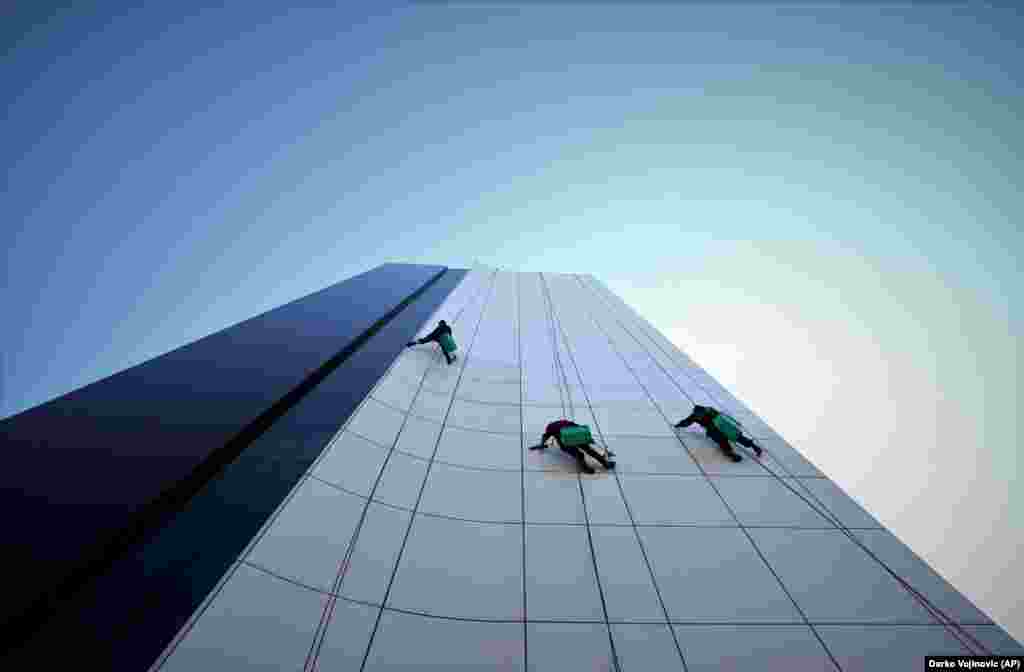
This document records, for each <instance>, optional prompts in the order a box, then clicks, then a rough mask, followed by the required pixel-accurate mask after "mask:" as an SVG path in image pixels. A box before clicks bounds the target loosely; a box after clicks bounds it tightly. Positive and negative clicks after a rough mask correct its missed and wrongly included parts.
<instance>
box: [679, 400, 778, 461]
mask: <svg viewBox="0 0 1024 672" xmlns="http://www.w3.org/2000/svg"><path fill="white" fill-rule="evenodd" d="M695 422H696V423H697V424H698V425H700V426H701V427H703V428H704V431H705V433H707V435H708V438H709V439H711V440H712V441H714V442H715V443H717V444H718V447H719V448H721V449H722V452H723V453H725V454H726V456H728V458H729V459H730V460H732V461H733V462H740V461H741V460H743V458H742V457H741V456H740V455H739V454H738V453H737V452H736V451H735V450H733V447H732V445H731V444H730V443H729V442H730V441H735V442H736V443H738V444H740V445H741V446H746V447H747V448H753V449H754V454H755V455H757V456H758V457H761V453H763V452H764V451H763V450H761V447H760V446H759V445H757V444H756V443H754V441H753V439H751V438H750V437H748V436H746V435H744V434H743V430H742V429H741V425H740V423H739V421H738V420H736V418H734V417H732V416H731V415H728V414H726V413H722V412H721V411H718V410H716V409H714V408H711V407H710V406H699V405H697V406H694V407H693V412H692V413H690V415H688V416H687V417H685V418H683V419H682V420H680V421H679V422H677V423H676V425H675V426H676V427H689V426H690V425H692V424H693V423H695Z"/></svg>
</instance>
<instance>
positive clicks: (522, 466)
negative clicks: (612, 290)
mask: <svg viewBox="0 0 1024 672" xmlns="http://www.w3.org/2000/svg"><path fill="white" fill-rule="evenodd" d="M512 277H513V278H514V279H515V290H516V319H515V323H514V327H515V335H516V361H517V363H518V364H519V493H520V494H519V514H520V516H521V517H522V528H521V533H522V537H521V541H522V544H521V545H522V550H523V564H522V567H523V570H522V572H523V580H522V584H523V668H524V669H527V670H528V669H530V645H529V628H527V626H526V622H527V620H528V618H529V612H527V610H526V609H527V598H526V427H525V426H524V425H523V420H524V418H523V336H522V329H523V314H522V297H521V296H520V280H519V274H518V273H516V274H514V275H513V276H512Z"/></svg>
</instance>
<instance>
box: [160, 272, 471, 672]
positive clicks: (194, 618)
mask: <svg viewBox="0 0 1024 672" xmlns="http://www.w3.org/2000/svg"><path fill="white" fill-rule="evenodd" d="M459 287H461V283H460V285H459V286H457V287H456V291H457V290H458V289H459ZM450 299H451V294H449V296H448V298H446V299H445V301H444V302H442V306H440V307H443V305H444V304H445V303H447V302H448V301H449V300H450ZM440 307H439V308H438V310H439V309H440ZM434 314H435V315H436V314H437V311H436V310H435V312H434ZM398 360H399V358H395V360H394V361H392V362H391V364H390V365H389V366H388V368H387V370H386V371H385V372H384V374H383V375H382V376H381V378H382V379H383V378H385V377H387V376H388V375H390V374H391V372H392V371H393V370H394V369H395V366H396V365H397V363H398ZM371 396H372V390H371V392H370V393H368V394H367V395H366V397H365V398H364V399H363V400H362V401H361V402H360V403H359V405H358V406H357V407H356V408H355V409H354V410H353V412H352V413H351V414H350V415H349V419H348V420H347V421H346V422H345V423H344V424H343V425H342V426H341V427H340V428H339V429H338V431H337V432H335V434H334V435H333V436H332V437H331V438H330V440H328V441H327V443H326V445H325V446H324V448H323V449H322V450H321V451H320V454H319V455H318V456H317V457H316V459H314V460H313V462H312V464H310V465H309V467H308V468H307V469H306V471H305V473H303V474H302V476H300V477H299V480H298V481H297V482H296V484H295V485H294V486H293V488H292V489H291V491H290V492H288V493H287V494H286V495H285V497H284V499H282V500H281V502H280V504H278V506H277V508H276V509H275V510H274V511H273V513H271V515H270V516H269V517H268V518H267V520H266V521H265V522H264V524H263V526H262V527H261V528H260V529H259V530H258V531H257V532H256V534H255V535H253V538H252V539H250V540H249V543H248V544H247V545H246V547H245V548H244V549H243V550H242V552H241V553H240V554H239V556H238V559H236V560H235V561H234V562H232V564H231V566H230V567H228V569H227V570H225V572H224V574H223V575H222V576H221V578H220V579H219V580H218V582H217V584H216V585H215V586H214V587H213V589H212V590H211V591H210V592H209V594H208V595H207V596H206V598H205V599H204V600H203V602H202V603H201V604H200V605H199V606H198V607H197V608H196V610H195V611H194V612H193V613H192V615H191V616H190V617H189V619H188V620H187V621H186V622H185V624H184V625H182V627H181V628H179V630H178V632H177V633H176V634H175V636H174V638H173V639H172V640H171V641H170V642H169V643H168V644H167V646H166V647H165V648H164V650H163V651H162V652H161V654H160V656H158V657H157V659H156V660H155V661H154V662H153V664H152V665H151V666H150V668H149V669H150V670H151V671H152V672H155V671H156V670H160V669H162V668H163V666H164V665H165V664H166V663H167V660H168V659H169V658H170V657H171V656H172V655H173V654H174V652H175V650H176V649H177V647H178V646H179V645H180V644H181V642H182V641H184V639H185V637H187V636H188V634H189V632H190V631H191V630H192V628H193V627H195V624H196V623H197V622H198V621H199V619H200V618H201V617H202V615H203V614H204V613H205V612H206V610H207V609H208V608H209V607H210V605H211V604H213V601H214V600H215V599H216V597H217V596H218V595H220V593H221V591H222V590H223V588H224V586H225V585H226V584H227V582H228V581H229V580H230V579H231V577H232V576H234V574H235V572H236V571H238V568H239V566H241V565H242V564H247V561H246V558H248V557H249V555H250V554H251V552H252V550H253V549H254V548H255V547H256V545H257V544H258V543H259V542H260V541H261V540H262V539H263V537H265V536H266V535H267V533H268V532H269V531H270V529H271V528H272V527H273V525H274V523H275V522H276V521H277V519H278V518H279V517H280V515H281V513H282V512H283V511H284V510H285V508H287V506H288V504H290V503H291V501H292V499H294V497H295V494H296V493H297V492H298V491H299V488H300V487H301V486H302V485H303V484H304V483H305V481H307V480H308V479H309V478H310V477H311V476H312V474H313V471H314V470H315V469H316V468H317V466H319V464H320V462H322V461H323V459H324V458H325V457H326V455H327V453H328V452H330V450H331V449H333V447H334V445H335V443H336V442H337V441H338V439H339V438H340V437H341V435H342V434H343V433H344V432H345V431H346V428H347V426H348V424H349V421H351V419H352V418H354V417H356V415H358V414H359V412H360V411H361V410H362V408H363V406H364V405H365V404H366V402H367V400H369V399H370V397H371ZM375 401H377V400H375ZM377 445H379V444H377ZM318 480H320V479H318ZM352 494H356V493H352ZM356 496H360V495H356Z"/></svg>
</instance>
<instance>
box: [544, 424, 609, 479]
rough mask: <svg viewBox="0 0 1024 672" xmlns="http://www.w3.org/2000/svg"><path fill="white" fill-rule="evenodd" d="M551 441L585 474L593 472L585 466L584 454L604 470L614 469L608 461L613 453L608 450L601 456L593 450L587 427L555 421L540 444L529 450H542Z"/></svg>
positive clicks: (549, 426) (587, 465) (545, 432)
mask: <svg viewBox="0 0 1024 672" xmlns="http://www.w3.org/2000/svg"><path fill="white" fill-rule="evenodd" d="M552 439H553V440H554V441H555V443H557V444H558V447H559V448H561V449H562V451H563V452H566V453H569V454H570V455H572V456H573V457H575V458H576V463H577V464H578V465H579V467H580V471H582V472H583V473H585V474H592V473H594V470H593V469H592V468H591V467H590V465H589V464H587V459H586V457H585V456H584V453H585V454H586V455H590V456H591V457H592V458H594V459H595V460H597V461H598V462H599V463H600V464H601V466H602V467H604V468H605V469H614V468H615V461H614V460H609V459H608V458H609V457H612V456H614V455H615V453H613V452H612V451H610V450H609V451H606V452H605V453H604V454H602V453H600V452H598V451H597V450H595V449H594V448H593V446H594V437H593V435H592V434H591V433H590V427H588V426H587V425H580V424H577V423H575V422H573V421H572V420H565V419H562V420H556V421H554V422H552V423H550V424H548V426H547V428H546V429H545V430H544V435H543V436H541V438H540V444H539V445H536V446H530V450H544V448H545V447H546V445H547V442H548V441H550V440H552Z"/></svg>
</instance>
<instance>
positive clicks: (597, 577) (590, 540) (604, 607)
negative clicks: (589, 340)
mask: <svg viewBox="0 0 1024 672" xmlns="http://www.w3.org/2000/svg"><path fill="white" fill-rule="evenodd" d="M540 278H541V282H542V283H543V286H544V290H545V295H546V298H547V304H548V310H549V314H550V315H551V320H552V328H553V329H554V328H555V325H556V324H557V323H556V322H555V319H556V318H555V305H554V302H553V300H552V298H551V289H550V288H549V287H548V284H547V281H546V280H545V279H544V274H543V273H542V274H540ZM553 335H554V337H555V338H557V337H558V332H555V333H554V334H553ZM555 348H556V349H557V348H558V341H557V340H556V341H555ZM566 348H567V349H568V344H567V345H566ZM569 352H570V357H571V356H572V353H571V351H569ZM563 375H564V371H563ZM577 375H578V372H577ZM582 382H583V381H582V380H580V383H581V384H582ZM566 385H568V377H566ZM583 459H584V460H585V459H586V458H583ZM576 486H577V488H578V489H579V492H580V501H581V503H582V505H583V521H584V523H585V524H586V530H587V545H588V546H589V547H590V559H591V561H592V562H593V563H594V582H595V583H596V584H597V591H598V595H600V597H601V611H602V613H603V614H604V625H605V628H606V629H607V631H608V645H609V646H610V647H611V653H612V663H613V664H614V665H615V669H616V670H617V671H618V670H621V666H620V665H619V654H618V651H617V649H616V647H615V637H614V635H613V634H612V626H611V623H610V621H609V618H608V602H607V600H606V599H605V596H604V586H603V585H602V583H601V572H600V570H599V569H598V565H597V550H596V549H595V548H594V535H593V533H592V532H591V530H590V513H589V511H588V509H587V496H586V493H585V492H584V490H583V474H582V473H580V472H579V471H577V473H576Z"/></svg>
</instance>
